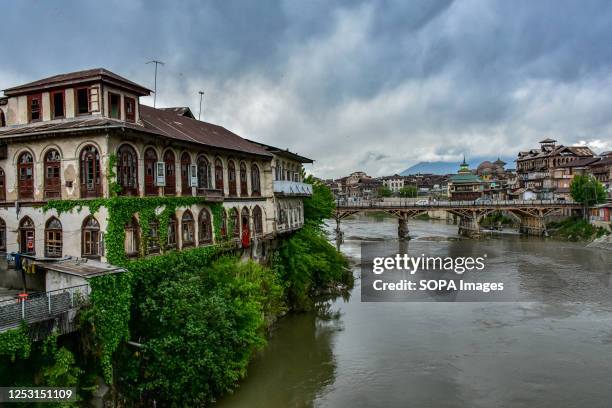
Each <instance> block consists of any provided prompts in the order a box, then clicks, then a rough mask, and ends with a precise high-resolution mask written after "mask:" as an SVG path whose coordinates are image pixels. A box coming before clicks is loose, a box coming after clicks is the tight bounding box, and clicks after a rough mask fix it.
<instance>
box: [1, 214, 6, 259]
mask: <svg viewBox="0 0 612 408" xmlns="http://www.w3.org/2000/svg"><path fill="white" fill-rule="evenodd" d="M0 251H2V252H6V223H5V222H4V220H3V219H2V218H0Z"/></svg>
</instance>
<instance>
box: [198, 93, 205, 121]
mask: <svg viewBox="0 0 612 408" xmlns="http://www.w3.org/2000/svg"><path fill="white" fill-rule="evenodd" d="M198 93H199V94H200V112H199V113H198V120H200V117H201V116H202V98H204V91H198Z"/></svg>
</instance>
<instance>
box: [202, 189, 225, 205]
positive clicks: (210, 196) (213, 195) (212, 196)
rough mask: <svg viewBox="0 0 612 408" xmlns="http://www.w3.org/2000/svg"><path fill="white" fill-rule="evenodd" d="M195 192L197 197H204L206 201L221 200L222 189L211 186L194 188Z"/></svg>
mask: <svg viewBox="0 0 612 408" xmlns="http://www.w3.org/2000/svg"><path fill="white" fill-rule="evenodd" d="M196 194H197V196H198V197H205V198H206V199H207V200H208V201H216V202H221V201H223V191H222V190H215V189H212V188H200V187H198V188H196Z"/></svg>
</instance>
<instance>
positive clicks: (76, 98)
mask: <svg viewBox="0 0 612 408" xmlns="http://www.w3.org/2000/svg"><path fill="white" fill-rule="evenodd" d="M83 89H84V90H85V92H87V112H79V107H80V106H79V91H81V90H83ZM91 112H92V110H91V87H90V86H80V87H78V88H74V115H75V116H85V115H91Z"/></svg>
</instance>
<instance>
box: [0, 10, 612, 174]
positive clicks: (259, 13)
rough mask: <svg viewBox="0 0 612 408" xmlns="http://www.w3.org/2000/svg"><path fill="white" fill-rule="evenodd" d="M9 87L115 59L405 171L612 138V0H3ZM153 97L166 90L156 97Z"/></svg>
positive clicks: (1, 34) (284, 140)
mask: <svg viewBox="0 0 612 408" xmlns="http://www.w3.org/2000/svg"><path fill="white" fill-rule="evenodd" d="M1 8H2V17H3V18H2V22H1V23H0V38H1V39H2V41H1V44H2V45H1V46H0V55H1V57H0V89H4V88H7V87H10V86H13V85H17V84H19V83H23V82H27V81H31V80H34V79H39V78H42V77H44V76H49V75H54V74H57V73H62V72H70V71H76V70H80V69H86V68H92V67H105V68H108V69H110V70H112V71H114V72H116V73H118V74H120V75H124V76H126V77H128V78H129V79H132V80H135V81H136V82H139V83H141V84H143V85H145V86H148V87H151V88H152V87H153V66H152V65H146V62H147V61H149V60H151V59H159V60H162V61H164V62H165V65H164V66H163V67H160V70H159V76H158V99H157V104H158V106H162V107H164V106H184V105H187V106H190V107H191V108H192V110H193V111H194V113H195V114H196V115H197V110H198V104H199V95H198V91H199V90H203V91H204V92H205V101H204V109H203V115H202V119H203V120H206V121H210V122H213V123H217V124H220V125H223V126H225V127H227V128H228V129H230V130H233V131H235V132H236V133H238V134H240V135H241V136H243V137H246V138H249V139H254V140H259V141H262V142H264V143H269V144H273V145H276V146H279V147H283V148H285V147H287V148H289V149H291V150H293V151H296V152H298V153H300V154H303V155H306V156H308V157H312V158H314V159H315V160H316V163H315V165H314V166H313V168H312V171H313V172H314V173H315V174H317V175H319V176H321V177H337V176H341V175H344V174H346V173H348V172H351V171H355V170H365V171H367V172H368V173H370V174H373V175H384V174H392V173H395V172H398V171H401V170H403V169H405V168H406V167H408V166H410V165H412V164H415V163H417V162H419V161H435V160H444V161H458V160H460V159H461V157H462V155H463V154H464V153H465V154H466V155H467V156H468V158H470V157H482V158H491V159H495V158H496V157H497V156H502V157H513V156H514V155H515V153H516V151H518V150H519V149H527V148H531V147H535V145H537V141H539V140H541V139H543V138H545V137H553V138H555V139H557V140H559V141H560V142H562V143H564V144H580V143H588V144H589V145H590V146H591V147H593V148H594V150H595V151H597V152H600V151H602V150H605V149H612V2H610V1H607V0H605V1H588V0H587V1H573V0H572V1H558V0H557V1H544V0H538V1H531V0H529V1H528V0H524V1H520V0H518V1H489V0H483V1H477V0H462V1H456V2H453V1H434V0H410V1H405V0H398V1H340V2H330V1H326V0H294V1H282V0H278V1H274V0H266V1H250V0H243V1H228V0H224V1H209V2H202V1H191V2H189V1H159V2H154V1H124V0H120V1H114V0H113V1H109V0H105V1H99V2H94V1H90V2H89V1H74V2H69V1H60V0H58V1H53V2H41V1H36V2H28V1H4V2H2V7H1ZM143 102H144V103H147V104H152V103H153V100H152V98H145V100H144V101H143Z"/></svg>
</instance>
